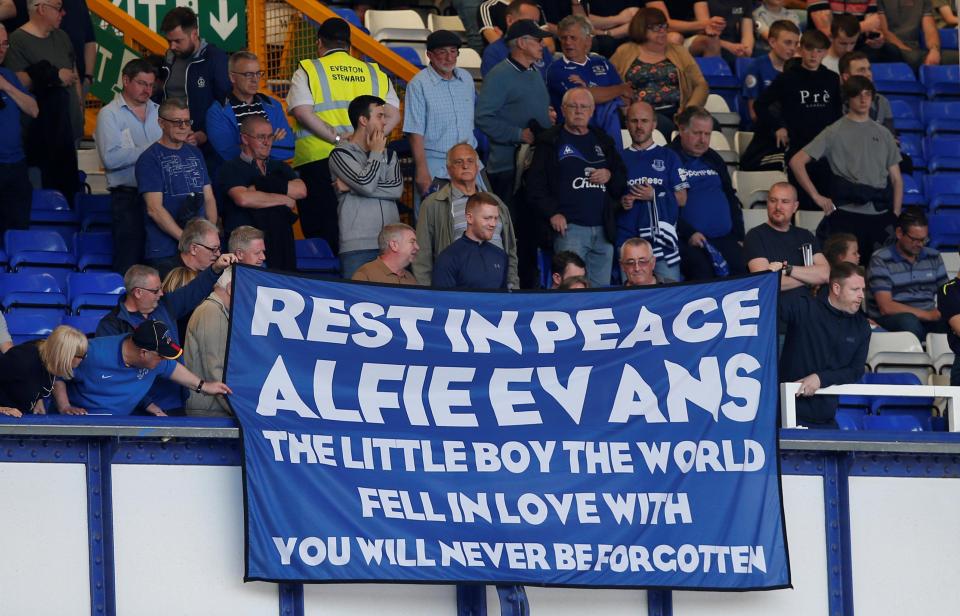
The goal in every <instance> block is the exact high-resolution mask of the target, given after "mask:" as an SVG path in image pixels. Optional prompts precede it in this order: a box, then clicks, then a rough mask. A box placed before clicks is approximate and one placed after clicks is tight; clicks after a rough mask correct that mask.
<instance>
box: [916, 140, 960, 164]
mask: <svg viewBox="0 0 960 616" xmlns="http://www.w3.org/2000/svg"><path fill="white" fill-rule="evenodd" d="M923 151H924V152H926V154H927V167H928V168H929V170H930V173H939V172H943V171H960V135H955V134H947V135H936V136H934V137H927V138H926V139H924V144H923Z"/></svg>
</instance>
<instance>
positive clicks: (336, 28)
mask: <svg viewBox="0 0 960 616" xmlns="http://www.w3.org/2000/svg"><path fill="white" fill-rule="evenodd" d="M349 52H350V26H349V25H348V24H347V22H345V21H344V20H342V19H340V18H338V17H331V18H330V19H328V20H326V21H325V22H323V23H322V24H321V25H320V28H319V29H318V30H317V55H318V56H319V57H317V58H312V59H309V60H301V61H300V66H299V67H298V68H297V70H296V71H295V72H294V73H293V78H292V79H291V81H290V92H289V93H288V94H287V108H288V109H289V110H290V114H291V115H293V117H294V119H295V122H294V125H293V130H294V134H295V136H296V138H297V140H296V143H295V144H294V155H293V166H294V168H295V169H296V170H297V172H298V173H299V174H300V178H301V179H302V180H303V181H304V183H305V184H306V185H307V196H306V198H304V199H301V200H300V201H299V202H298V208H299V214H300V225H301V227H302V228H303V234H304V235H305V236H307V237H320V238H323V239H325V240H327V243H328V244H330V248H331V249H332V250H333V252H334V254H336V253H337V252H338V251H339V247H340V246H339V244H340V243H339V239H340V238H339V229H338V226H337V196H336V194H335V193H334V190H333V180H332V178H331V177H330V166H329V164H328V159H329V157H330V152H332V151H333V148H334V147H335V146H336V145H337V144H338V143H340V140H341V139H342V138H345V137H346V136H347V135H349V134H350V133H352V132H353V128H352V127H351V125H350V118H349V116H348V114H347V107H348V106H349V104H350V101H352V100H353V99H355V98H357V97H358V96H361V95H372V96H376V97H378V98H381V99H383V100H385V101H386V103H387V104H386V105H384V110H385V112H386V117H385V123H384V128H383V130H384V133H385V134H388V135H389V134H390V132H391V131H392V130H393V129H394V128H395V127H396V126H397V124H399V123H400V99H399V98H398V97H397V93H396V92H394V90H393V84H391V83H390V80H389V79H388V78H387V75H386V73H384V72H383V69H381V68H380V67H379V66H378V65H377V64H376V63H375V62H365V61H363V60H359V59H357V58H354V57H353V56H351V55H350V53H349Z"/></svg>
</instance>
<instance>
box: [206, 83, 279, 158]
mask: <svg viewBox="0 0 960 616" xmlns="http://www.w3.org/2000/svg"><path fill="white" fill-rule="evenodd" d="M229 98H230V97H229V95H227V96H225V97H223V98H222V99H219V100H217V101H215V102H214V103H213V104H212V105H210V108H209V109H207V121H206V128H207V131H206V132H207V139H209V140H210V145H212V146H213V149H214V150H215V151H216V152H217V154H218V155H219V156H220V158H221V159H223V160H224V161H227V160H233V159H234V158H237V157H239V156H240V128H239V127H238V126H237V116H236V114H235V113H234V112H233V106H232V105H231V104H230V103H229ZM254 99H255V100H258V101H260V104H261V105H263V110H264V111H265V112H266V113H267V119H268V120H270V125H271V126H273V129H274V130H276V129H278V128H282V129H283V130H285V131H287V136H286V137H284V138H283V139H281V140H279V141H274V142H273V149H272V150H270V158H273V159H276V160H290V159H291V158H293V142H294V141H295V139H294V136H293V130H292V129H291V128H290V123H289V122H288V121H287V115H286V114H285V113H284V112H283V106H282V105H281V104H280V103H279V102H277V101H276V100H275V99H273V98H271V97H269V96H266V95H264V94H259V93H258V94H255V95H254Z"/></svg>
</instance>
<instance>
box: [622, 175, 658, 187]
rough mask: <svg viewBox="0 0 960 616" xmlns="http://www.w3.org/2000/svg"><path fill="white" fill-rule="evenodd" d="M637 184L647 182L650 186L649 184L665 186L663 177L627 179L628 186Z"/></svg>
mask: <svg viewBox="0 0 960 616" xmlns="http://www.w3.org/2000/svg"><path fill="white" fill-rule="evenodd" d="M637 184H646V185H648V186H649V185H653V186H663V178H647V177H640V178H633V179H631V180H627V185H628V186H636V185H637Z"/></svg>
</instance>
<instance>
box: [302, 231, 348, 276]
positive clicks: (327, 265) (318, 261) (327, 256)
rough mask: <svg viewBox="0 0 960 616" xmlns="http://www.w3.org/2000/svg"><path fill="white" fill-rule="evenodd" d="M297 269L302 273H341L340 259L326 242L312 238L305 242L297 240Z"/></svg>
mask: <svg viewBox="0 0 960 616" xmlns="http://www.w3.org/2000/svg"><path fill="white" fill-rule="evenodd" d="M296 244H297V246H296V250H297V269H298V270H300V271H302V272H328V273H335V272H339V271H340V259H338V258H337V257H335V256H334V254H333V251H332V250H330V244H327V242H326V240H323V239H320V238H318V237H312V238H308V239H305V240H296Z"/></svg>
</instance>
